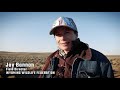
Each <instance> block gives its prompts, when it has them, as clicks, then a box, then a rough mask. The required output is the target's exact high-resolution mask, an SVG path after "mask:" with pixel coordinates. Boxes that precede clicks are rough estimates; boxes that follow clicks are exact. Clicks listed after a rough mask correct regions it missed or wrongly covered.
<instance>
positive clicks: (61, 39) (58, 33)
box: [54, 27, 77, 51]
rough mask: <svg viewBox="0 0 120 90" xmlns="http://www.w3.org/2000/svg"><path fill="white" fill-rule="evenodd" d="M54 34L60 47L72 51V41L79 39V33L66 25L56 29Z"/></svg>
mask: <svg viewBox="0 0 120 90" xmlns="http://www.w3.org/2000/svg"><path fill="white" fill-rule="evenodd" d="M54 35H55V40H56V42H57V44H58V47H59V48H60V49H62V50H64V51H70V50H71V47H72V41H73V40H75V39H77V35H76V34H75V33H74V31H73V30H71V29H69V28H66V27H60V28H58V29H57V30H55V33H54Z"/></svg>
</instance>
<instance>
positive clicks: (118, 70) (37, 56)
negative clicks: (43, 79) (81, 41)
mask: <svg viewBox="0 0 120 90" xmlns="http://www.w3.org/2000/svg"><path fill="white" fill-rule="evenodd" d="M49 55H50V53H22V52H21V53H17V52H0V78H3V77H4V76H2V75H3V73H5V70H4V69H5V65H6V63H7V62H10V63H15V62H29V63H34V65H35V67H34V68H32V67H31V68H29V70H39V71H40V70H41V67H42V66H43V65H44V63H45V60H46V58H47V57H48V56H49ZM107 58H108V59H109V60H110V62H111V63H112V66H113V70H114V75H115V78H120V55H107ZM6 77H7V78H15V76H14V75H10V76H6ZM31 77H33V75H32V76H31ZM35 77H37V76H35Z"/></svg>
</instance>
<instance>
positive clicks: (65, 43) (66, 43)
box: [61, 42, 70, 45]
mask: <svg viewBox="0 0 120 90" xmlns="http://www.w3.org/2000/svg"><path fill="white" fill-rule="evenodd" d="M69 43H70V42H64V43H61V45H68V44H69Z"/></svg>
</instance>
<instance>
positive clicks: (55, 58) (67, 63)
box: [40, 17, 114, 78]
mask: <svg viewBox="0 0 120 90" xmlns="http://www.w3.org/2000/svg"><path fill="white" fill-rule="evenodd" d="M50 35H54V37H55V40H56V42H57V45H58V48H59V49H58V50H57V51H55V52H54V53H52V54H51V55H50V56H49V57H48V58H47V60H46V63H45V65H44V67H43V68H42V70H43V71H55V74H43V75H42V74H41V75H40V78H113V77H114V73H113V69H112V65H111V63H110V62H109V60H108V59H107V58H106V56H105V55H103V54H102V53H100V52H98V51H96V50H94V49H92V48H89V46H88V44H86V43H84V42H82V41H80V39H79V38H78V31H77V27H76V25H75V23H74V21H73V19H71V18H68V17H59V18H58V19H57V20H56V21H55V22H54V24H53V27H52V29H51V31H50Z"/></svg>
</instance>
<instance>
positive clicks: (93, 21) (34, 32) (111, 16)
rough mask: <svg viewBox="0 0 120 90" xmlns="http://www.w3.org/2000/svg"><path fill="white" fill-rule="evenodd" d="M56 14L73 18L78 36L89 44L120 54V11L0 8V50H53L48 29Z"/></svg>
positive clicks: (103, 51)
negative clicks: (40, 10) (58, 10)
mask: <svg viewBox="0 0 120 90" xmlns="http://www.w3.org/2000/svg"><path fill="white" fill-rule="evenodd" d="M60 16H65V17H71V18H73V20H74V22H75V23H76V26H77V29H78V32H79V36H78V37H79V38H80V40H81V41H83V42H85V43H88V44H89V46H90V47H91V48H94V49H96V50H98V51H100V52H102V53H103V54H106V55H120V47H119V46H120V40H119V39H120V31H119V29H120V12H0V51H11V52H53V51H55V50H56V49H57V45H56V42H55V39H54V36H52V35H49V31H50V29H51V27H52V24H53V22H54V21H55V20H56V19H57V18H58V17H60Z"/></svg>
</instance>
